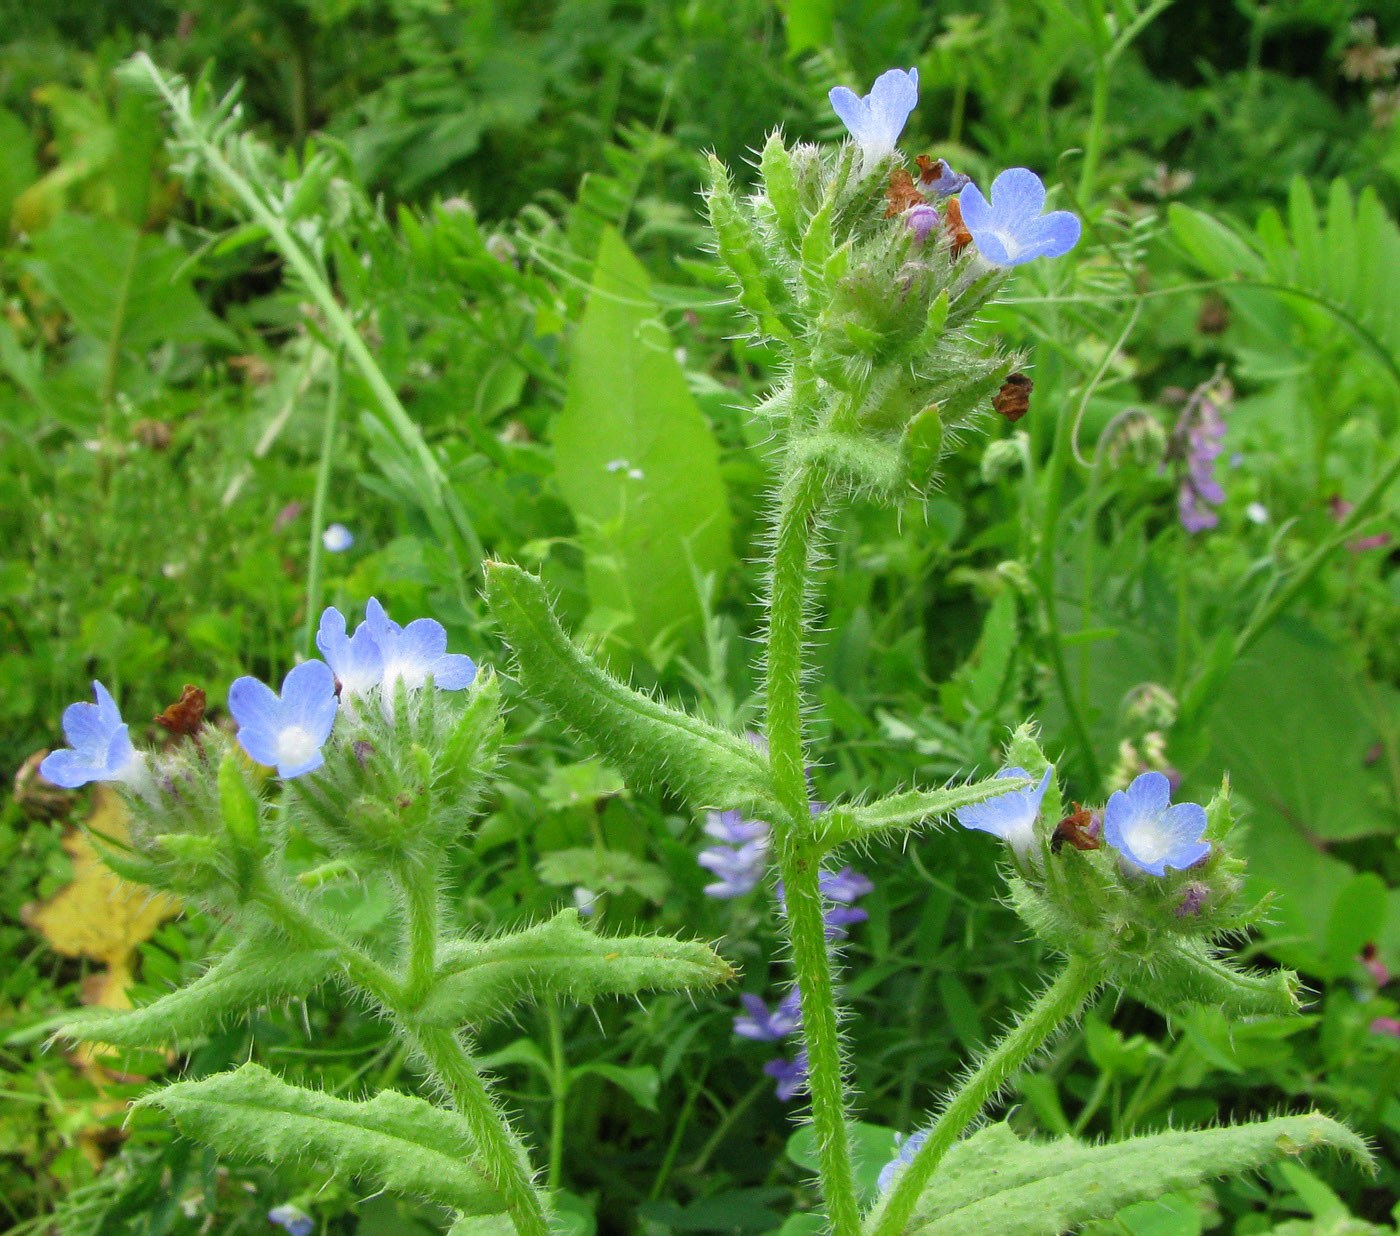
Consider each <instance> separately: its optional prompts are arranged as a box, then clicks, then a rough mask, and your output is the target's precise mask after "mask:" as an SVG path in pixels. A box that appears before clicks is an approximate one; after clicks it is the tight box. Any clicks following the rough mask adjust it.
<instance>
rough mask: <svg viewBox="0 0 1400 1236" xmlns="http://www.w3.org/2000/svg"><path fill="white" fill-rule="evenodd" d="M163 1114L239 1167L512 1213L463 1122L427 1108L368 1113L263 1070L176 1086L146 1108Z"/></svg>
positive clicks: (392, 1104) (377, 1106) (377, 1103)
mask: <svg viewBox="0 0 1400 1236" xmlns="http://www.w3.org/2000/svg"><path fill="white" fill-rule="evenodd" d="M139 1105H140V1106H156V1107H160V1108H163V1109H164V1110H165V1111H166V1112H168V1113H169V1114H170V1116H171V1117H172V1118H173V1119H174V1121H175V1123H176V1124H177V1125H178V1126H179V1128H180V1131H181V1132H182V1133H184V1134H185V1135H186V1136H187V1137H192V1138H194V1139H195V1140H196V1141H200V1142H203V1143H204V1144H205V1145H207V1146H212V1147H213V1148H214V1149H215V1150H217V1151H218V1152H219V1153H221V1154H226V1155H231V1156H234V1157H236V1158H244V1159H262V1160H265V1161H267V1162H270V1163H284V1162H287V1161H289V1160H308V1161H310V1162H312V1163H316V1164H319V1165H321V1166H323V1167H326V1168H330V1169H332V1170H334V1172H335V1173H336V1175H337V1176H340V1175H344V1176H355V1177H358V1178H359V1180H360V1182H361V1186H362V1187H364V1186H368V1187H371V1188H376V1189H391V1190H393V1191H394V1192H396V1193H403V1194H407V1195H409V1196H411V1197H417V1198H423V1199H425V1200H427V1201H430V1202H437V1203H439V1204H440V1205H443V1206H450V1207H453V1208H454V1209H456V1210H460V1211H463V1212H464V1213H466V1214H495V1213H498V1212H499V1211H502V1210H504V1209H505V1206H504V1204H503V1203H502V1202H501V1200H500V1198H499V1197H498V1196H497V1195H496V1193H495V1191H494V1190H493V1189H492V1188H491V1187H490V1185H489V1184H488V1183H487V1179H486V1176H485V1175H484V1173H483V1172H482V1170H481V1168H480V1167H478V1166H477V1162H476V1160H477V1154H476V1145H475V1142H474V1141H473V1139H472V1136H471V1134H470V1133H469V1132H468V1130H467V1126H466V1124H465V1122H464V1121H463V1120H462V1118H461V1117H460V1116H458V1115H456V1114H455V1113H453V1112H450V1111H448V1110H446V1109H445V1108H441V1107H434V1106H433V1105H432V1104H431V1103H429V1102H427V1101H426V1100H424V1099H417V1098H412V1097H410V1096H409V1095H406V1094H399V1093H397V1092H396V1091H393V1090H384V1091H381V1092H380V1093H379V1094H377V1095H375V1097H374V1098H372V1099H369V1100H368V1101H366V1102H363V1103H357V1102H353V1101H351V1100H349V1099H337V1098H332V1097H331V1096H330V1095H328V1094H322V1093H320V1092H319V1091H316V1090H303V1089H301V1088H300V1087H298V1086H289V1085H287V1083H286V1082H284V1081H282V1080H281V1079H279V1078H277V1077H276V1076H274V1075H273V1074H271V1073H269V1072H268V1071H267V1070H266V1069H264V1068H262V1067H261V1066H259V1065H256V1064H245V1065H243V1067H242V1068H239V1069H236V1070H235V1071H234V1072H232V1073H216V1074H214V1075H213V1076H212V1077H205V1078H201V1079H200V1080H199V1081H187V1082H177V1083H176V1084H175V1085H173V1086H167V1087H165V1089H163V1090H157V1091H156V1092H155V1093H154V1094H152V1095H150V1096H149V1097H147V1098H144V1099H142V1100H141V1103H140V1104H139Z"/></svg>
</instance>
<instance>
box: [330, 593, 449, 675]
mask: <svg viewBox="0 0 1400 1236" xmlns="http://www.w3.org/2000/svg"><path fill="white" fill-rule="evenodd" d="M365 626H367V627H368V628H369V633H370V636H371V638H373V640H374V642H375V643H376V644H377V645H379V651H380V654H381V655H382V656H383V658H384V678H383V686H384V689H385V690H386V691H393V690H394V688H395V686H396V685H397V684H398V683H400V682H402V683H403V684H404V686H405V687H407V688H408V689H409V690H410V691H415V690H417V689H418V688H419V687H421V686H422V685H423V684H424V683H425V682H427V680H428V678H429V677H430V676H431V678H432V680H433V686H435V687H437V688H438V690H440V691H461V690H463V689H464V688H465V687H469V686H471V685H472V680H473V679H475V678H476V662H475V661H473V660H472V659H471V657H468V656H464V655H462V654H461V653H451V652H448V651H447V631H446V629H445V628H444V627H443V625H442V623H440V622H435V621H434V620H433V619H431V618H415V619H414V620H413V621H412V622H410V623H409V624H408V626H406V627H401V626H399V624H398V623H397V622H392V621H390V619H389V615H388V614H386V613H385V612H384V607H383V606H382V605H381V604H380V603H379V602H378V600H376V599H375V598H374V597H370V599H369V603H368V604H367V605H366V606H365ZM356 634H357V635H358V634H359V632H358V631H357V632H356Z"/></svg>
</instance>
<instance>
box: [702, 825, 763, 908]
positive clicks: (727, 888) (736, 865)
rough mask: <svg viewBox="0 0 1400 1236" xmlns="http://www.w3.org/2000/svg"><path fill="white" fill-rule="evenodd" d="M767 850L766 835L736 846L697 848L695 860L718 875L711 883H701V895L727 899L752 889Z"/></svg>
mask: <svg viewBox="0 0 1400 1236" xmlns="http://www.w3.org/2000/svg"><path fill="white" fill-rule="evenodd" d="M767 852H768V839H767V838H766V837H760V838H756V839H755V840H753V841H749V842H747V843H745V844H744V845H741V846H737V847H736V846H727V845H715V846H711V847H710V848H709V849H708V850H701V851H700V853H699V854H698V855H696V858H695V861H696V862H698V863H699V864H700V865H701V866H702V867H704V868H705V869H706V870H707V871H712V872H714V873H715V875H717V876H718V877H719V879H718V880H717V881H715V882H714V883H713V884H707V885H705V888H704V892H705V895H706V896H707V897H717V898H719V899H720V900H722V901H727V900H729V899H731V898H734V897H743V896H744V895H745V894H746V893H751V892H753V890H754V889H755V888H757V887H758V882H759V881H760V880H761V879H763V859H764V855H765V854H766V853H767Z"/></svg>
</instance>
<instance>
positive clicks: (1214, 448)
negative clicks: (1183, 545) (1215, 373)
mask: <svg viewBox="0 0 1400 1236" xmlns="http://www.w3.org/2000/svg"><path fill="white" fill-rule="evenodd" d="M1231 397H1232V393H1231V390H1230V385H1229V383H1228V382H1225V381H1220V380H1216V379H1212V380H1211V381H1209V382H1206V383H1204V384H1203V385H1202V386H1200V387H1198V388H1197V389H1196V391H1195V392H1193V394H1192V395H1191V398H1190V399H1189V400H1188V401H1187V404H1186V407H1185V409H1183V411H1182V413H1181V416H1180V418H1179V419H1178V420H1177V424H1176V428H1175V429H1174V430H1173V431H1172V442H1171V448H1170V452H1169V453H1170V455H1171V456H1173V457H1174V458H1176V459H1179V460H1181V462H1182V464H1183V465H1184V467H1183V470H1182V477H1181V485H1180V487H1179V489H1178V490H1177V513H1178V515H1179V517H1180V519H1181V526H1182V527H1183V528H1185V529H1186V531H1187V532H1190V533H1197V532H1204V531H1205V530H1206V529H1207V528H1214V527H1215V526H1216V525H1217V524H1219V523H1220V516H1219V515H1217V514H1216V513H1215V511H1213V510H1212V509H1211V508H1212V507H1217V506H1219V505H1220V504H1221V503H1222V502H1224V501H1225V491H1224V490H1223V489H1222V488H1221V487H1220V482H1219V480H1218V479H1217V478H1216V475H1215V461H1216V459H1218V458H1219V456H1220V454H1221V452H1222V451H1224V449H1225V443H1224V439H1225V410H1226V408H1227V407H1228V406H1229V402H1230V399H1231Z"/></svg>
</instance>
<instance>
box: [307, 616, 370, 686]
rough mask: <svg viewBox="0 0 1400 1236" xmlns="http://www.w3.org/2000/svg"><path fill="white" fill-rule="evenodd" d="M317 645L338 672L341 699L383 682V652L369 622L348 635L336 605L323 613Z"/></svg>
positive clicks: (335, 671)
mask: <svg viewBox="0 0 1400 1236" xmlns="http://www.w3.org/2000/svg"><path fill="white" fill-rule="evenodd" d="M316 647H317V648H318V649H319V650H320V653H321V655H322V656H323V657H325V658H326V662H327V663H328V664H329V665H330V667H331V669H332V671H334V673H335V678H336V682H337V683H339V684H340V697H341V699H350V698H352V697H354V696H356V695H364V694H366V693H367V692H369V691H372V690H373V689H374V688H375V687H377V686H378V685H379V684H380V682H381V681H383V678H384V654H383V653H381V652H380V651H379V645H378V644H377V643H375V641H374V636H373V635H371V634H370V631H369V625H368V623H364V622H362V623H360V625H359V627H358V628H357V629H356V631H355V634H354V635H347V634H346V625H345V615H344V614H342V613H341V612H340V611H339V610H338V609H336V608H335V606H334V605H332V606H329V607H328V608H327V609H326V610H325V612H324V613H322V615H321V623H320V626H319V627H318V628H317V630H316Z"/></svg>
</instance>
